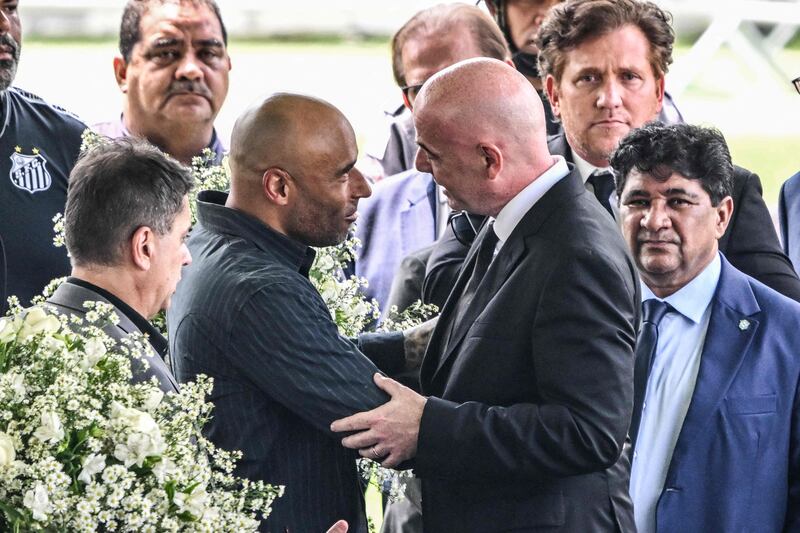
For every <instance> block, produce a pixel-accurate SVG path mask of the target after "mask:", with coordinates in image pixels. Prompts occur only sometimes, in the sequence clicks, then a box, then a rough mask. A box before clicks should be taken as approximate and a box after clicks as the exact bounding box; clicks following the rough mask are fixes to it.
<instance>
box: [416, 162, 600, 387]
mask: <svg viewBox="0 0 800 533" xmlns="http://www.w3.org/2000/svg"><path fill="white" fill-rule="evenodd" d="M585 192H586V191H585V189H584V188H583V185H582V183H581V179H580V175H579V174H578V171H577V170H575V169H572V171H571V172H570V174H569V175H567V176H565V177H564V178H563V179H561V180H560V181H559V182H558V183H556V184H555V185H553V187H552V188H551V189H550V190H549V191H547V193H545V195H544V196H543V197H542V198H541V199H540V200H539V201H538V202H536V204H534V206H533V207H532V208H531V209H530V210H529V211H528V212H527V213H526V214H525V216H524V217H522V220H520V222H519V224H517V226H516V227H515V228H514V231H512V233H511V235H510V236H509V238H508V240H507V241H506V242H505V243H504V244H503V247H502V248H501V249H500V252H499V253H498V254H497V256H496V257H495V258H494V260H493V261H492V264H491V266H490V267H489V270H488V271H487V272H486V275H485V276H484V278H483V280H482V281H481V283H480V285H479V286H478V290H477V291H476V293H475V297H474V299H473V300H472V302H470V304H469V306H468V307H467V308H466V310H465V311H464V315H463V317H462V318H461V320H460V321H459V323H458V324H454V325H453V328H454V330H453V334H452V335H451V336H450V341H449V342H448V341H447V331H448V329H447V327H446V325H447V324H448V323H449V322H450V321H451V320H452V319H453V316H452V313H453V311H454V310H455V309H456V305H455V304H456V303H457V300H458V299H457V298H454V297H453V295H455V294H458V295H459V296H460V295H461V294H462V293H463V291H464V287H465V286H466V284H467V282H468V281H469V278H470V275H471V273H472V271H473V269H474V267H475V261H476V259H477V258H476V251H477V249H478V248H479V239H480V240H482V239H483V238H484V237H485V234H486V228H485V227H484V228H483V230H482V231H481V233H480V235H479V239H478V238H476V239H475V243H473V245H472V247H471V248H470V251H469V254H468V256H467V259H466V261H465V263H464V265H465V266H464V268H463V269H462V271H461V274H460V275H459V278H458V282H457V283H456V287H454V289H453V292H452V293H451V295H450V298H448V300H447V304H446V305H445V309H444V310H443V311H442V316H441V317H440V319H439V324H438V325H437V331H435V332H434V335H436V340H437V341H438V342H437V344H436V345H432V346H429V347H428V352H427V353H437V354H442V355H441V356H440V357H439V358H438V359H437V361H436V367H435V368H436V370H435V371H434V372H433V376H432V377H431V381H434V380H435V379H436V378H437V377H438V376H439V374H440V373H442V371H443V370H444V369H445V368H446V367H447V366H448V365H447V363H448V361H449V360H450V359H451V358H452V357H454V355H455V354H456V353H457V352H458V348H459V347H460V345H461V342H462V341H463V339H464V337H465V336H466V335H467V333H468V332H469V330H470V328H471V327H472V325H473V324H474V322H475V320H476V319H477V318H478V317H479V316H480V314H481V312H482V311H483V310H484V309H486V307H487V305H488V304H489V303H490V302H491V300H492V299H493V298H494V296H495V294H497V292H498V291H499V290H500V289H501V288H502V286H503V284H505V283H506V282H507V281H508V279H509V278H510V277H511V275H512V274H513V272H514V269H516V268H517V267H518V266H519V263H520V261H521V259H522V258H523V256H524V255H525V251H526V250H527V246H526V244H525V241H526V239H528V238H529V237H530V236H532V235H535V234H536V233H537V232H538V231H539V230H540V229H541V227H542V225H543V224H544V222H545V221H546V220H547V219H548V218H549V217H550V215H551V214H552V213H553V212H554V211H555V210H556V209H558V208H560V207H562V204H563V203H564V202H567V201H569V200H570V199H571V198H573V197H574V196H575V195H577V194H583V193H585ZM466 273H469V274H466ZM443 323H444V324H443ZM439 326H442V327H441V328H440V327H439ZM432 344H433V343H432ZM432 350H433V351H432ZM427 353H426V360H427V358H428V357H427Z"/></svg>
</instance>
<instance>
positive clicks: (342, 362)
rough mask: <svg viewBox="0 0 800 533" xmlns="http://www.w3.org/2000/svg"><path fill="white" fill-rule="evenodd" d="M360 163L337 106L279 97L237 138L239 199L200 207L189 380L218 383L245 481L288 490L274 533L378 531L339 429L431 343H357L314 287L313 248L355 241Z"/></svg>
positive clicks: (183, 356)
mask: <svg viewBox="0 0 800 533" xmlns="http://www.w3.org/2000/svg"><path fill="white" fill-rule="evenodd" d="M356 155H357V149H356V139H355V134H354V133H353V129H352V127H351V126H350V123H349V122H348V121H347V119H346V118H345V117H344V115H342V113H341V112H340V111H339V110H338V109H336V108H335V107H333V106H332V105H330V104H328V103H327V102H323V101H321V100H318V99H315V98H310V97H306V96H299V95H292V94H277V95H274V96H272V97H270V98H267V99H266V100H264V101H262V102H259V103H258V104H257V105H255V106H254V107H252V108H250V109H248V110H247V111H246V112H245V113H244V114H243V115H242V116H241V117H239V119H238V120H237V121H236V124H235V126H234V128H233V133H232V135H231V155H230V168H231V190H230V193H229V194H228V193H223V192H219V191H202V192H201V193H200V194H199V195H198V198H197V218H198V224H197V226H196V228H195V230H194V231H193V233H192V237H191V238H190V239H189V250H190V251H191V253H192V255H193V257H194V262H193V263H192V265H191V266H190V267H187V268H186V269H185V271H184V276H183V281H182V282H181V287H180V290H179V291H177V292H176V293H175V297H174V298H173V305H172V307H171V308H170V310H169V313H168V316H167V318H168V325H169V339H170V348H171V350H170V351H171V353H172V356H173V360H174V361H175V372H176V374H177V376H178V379H179V381H187V380H192V379H194V377H195V376H196V375H197V374H201V373H202V374H206V375H209V376H211V377H213V378H214V392H213V393H212V395H211V401H212V402H213V403H214V418H213V419H212V420H211V422H210V424H209V426H208V437H209V438H210V439H211V440H212V441H214V442H215V443H216V444H217V445H218V446H220V447H221V448H224V449H228V450H241V451H242V452H243V454H244V460H243V461H242V462H241V463H240V466H239V470H238V473H239V474H240V475H242V476H244V477H247V478H250V479H261V480H265V481H268V482H270V483H276V484H281V485H285V486H286V492H285V494H284V496H283V497H282V498H280V499H279V500H278V501H277V502H276V503H275V505H274V506H273V509H272V514H271V515H270V517H269V519H268V520H267V521H266V522H265V523H264V525H263V526H262V531H273V532H280V533H283V532H284V531H309V532H312V531H325V530H326V529H327V528H328V526H330V524H331V523H333V522H334V521H336V520H338V519H345V520H346V521H347V522H348V523H349V524H350V526H351V530H350V531H351V532H356V533H362V532H363V533H366V531H367V523H366V515H365V507H364V497H363V493H362V488H361V485H360V482H359V476H358V472H357V469H356V463H355V459H356V454H355V453H353V452H351V451H349V450H346V449H344V448H343V447H341V445H340V444H339V439H338V438H337V437H336V436H335V435H334V434H333V433H332V432H331V430H330V424H331V422H333V420H335V419H336V418H340V417H341V416H342V415H343V414H345V413H347V414H352V413H354V412H356V411H359V410H363V409H364V408H366V407H369V408H371V407H375V406H377V405H380V404H382V403H383V402H384V401H386V399H387V396H386V395H385V394H384V393H383V392H382V391H380V390H379V389H378V388H377V387H376V386H375V385H374V384H373V382H372V375H373V373H374V372H376V371H377V368H376V364H378V366H379V367H381V369H382V370H384V371H386V372H394V371H398V370H401V369H403V368H404V366H405V365H407V364H408V363H407V362H406V360H405V359H406V357H408V354H412V353H414V354H416V355H417V362H419V361H420V360H421V356H422V353H421V352H422V351H423V350H424V346H425V344H426V343H427V337H426V336H425V337H424V338H420V339H419V342H415V341H414V340H413V339H414V338H415V335H414V334H413V333H412V332H407V334H403V333H392V334H373V335H364V336H361V337H360V338H359V339H358V340H357V342H356V343H354V342H351V341H350V340H349V339H347V338H344V337H342V336H341V335H340V334H339V332H338V330H337V327H336V324H335V323H334V322H333V320H331V313H330V311H329V310H328V309H327V308H326V307H325V303H324V301H323V300H322V298H321V297H320V295H319V293H318V292H317V290H316V289H315V288H314V286H313V285H312V283H311V281H310V280H309V279H308V274H309V269H310V267H311V264H312V262H313V260H314V255H315V253H314V250H313V249H312V248H311V246H331V245H334V244H337V243H340V242H341V241H342V240H344V238H345V237H346V236H347V234H348V231H349V228H350V226H351V224H352V223H353V222H354V221H355V220H356V218H357V212H356V210H357V207H358V202H359V200H360V199H361V198H364V197H366V196H369V194H370V189H369V185H368V184H367V182H366V180H365V179H364V177H363V176H362V175H361V174H360V173H359V172H358V171H357V170H356V169H355V168H354V165H355V162H356ZM422 330H423V331H424V327H423V328H422ZM416 331H417V332H419V331H420V330H419V329H417V330H416ZM412 348H413V349H412ZM364 354H371V356H372V358H373V360H374V361H375V364H373V362H371V361H370V360H369V359H367V358H366V357H365V356H364ZM379 355H382V356H383V357H381V358H380V359H379V358H378V356H379ZM412 359H413V358H412Z"/></svg>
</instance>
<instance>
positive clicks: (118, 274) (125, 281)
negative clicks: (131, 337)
mask: <svg viewBox="0 0 800 533" xmlns="http://www.w3.org/2000/svg"><path fill="white" fill-rule="evenodd" d="M71 275H72V276H73V277H76V278H78V279H82V280H83V281H88V282H89V283H91V284H92V285H96V286H98V287H100V288H101V289H104V290H106V291H108V292H110V293H111V294H113V295H114V296H116V297H117V298H119V299H120V300H122V301H123V302H125V303H126V304H128V305H129V306H131V308H132V309H133V310H134V311H136V312H137V313H139V314H140V315H142V316H143V317H145V318H148V319H149V318H151V316H152V315H154V314H155V313H152V312H150V309H149V307H148V305H147V303H146V301H145V299H144V298H143V297H142V295H143V294H144V293H143V291H141V290H140V286H139V283H138V281H137V280H136V279H134V276H131V275H130V274H129V273H128V272H127V271H126V270H125V269H122V268H112V267H106V266H96V265H91V266H75V267H73V268H72V274H71Z"/></svg>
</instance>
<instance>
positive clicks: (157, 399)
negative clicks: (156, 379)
mask: <svg viewBox="0 0 800 533" xmlns="http://www.w3.org/2000/svg"><path fill="white" fill-rule="evenodd" d="M163 399H164V393H163V392H162V391H161V390H160V389H153V390H151V391H150V392H148V393H147V396H146V397H145V399H144V402H142V407H144V409H145V410H146V411H152V410H153V409H155V408H156V407H158V404H160V403H161V400H163Z"/></svg>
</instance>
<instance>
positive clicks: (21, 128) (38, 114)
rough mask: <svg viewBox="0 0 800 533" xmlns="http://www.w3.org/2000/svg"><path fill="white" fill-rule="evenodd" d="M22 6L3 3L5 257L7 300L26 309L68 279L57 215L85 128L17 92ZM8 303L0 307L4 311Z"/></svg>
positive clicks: (1, 223) (0, 77)
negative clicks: (56, 241) (56, 281)
mask: <svg viewBox="0 0 800 533" xmlns="http://www.w3.org/2000/svg"><path fill="white" fill-rule="evenodd" d="M17 5H18V2H17V1H16V0H14V1H9V0H3V1H0V115H1V117H0V124H2V126H0V212H2V213H3V214H2V216H0V240H2V243H3V245H2V246H0V252H3V248H4V249H5V250H4V256H5V261H3V260H0V268H2V266H3V263H4V262H5V270H4V272H0V281H2V280H3V279H4V278H5V291H3V289H2V288H0V293H2V294H4V295H9V296H10V295H16V296H17V297H19V300H20V303H21V304H22V305H28V303H29V302H30V299H31V298H32V297H33V296H34V295H36V294H39V293H40V292H41V291H42V289H43V288H44V286H45V285H46V284H47V283H48V282H49V281H50V280H51V279H53V278H57V277H60V276H65V275H67V274H68V273H69V270H70V265H69V260H68V258H67V253H66V250H65V249H64V248H56V247H55V246H53V235H54V233H53V216H55V215H56V213H61V212H63V211H64V204H65V202H66V199H67V182H68V177H69V173H70V170H72V167H73V166H74V164H75V160H76V159H77V157H78V153H79V151H80V145H81V133H83V131H84V130H85V129H86V126H85V125H84V124H83V123H82V122H81V121H80V120H78V119H77V118H76V117H75V116H73V115H72V114H70V113H68V112H66V111H64V110H63V109H61V108H58V107H55V106H53V105H50V104H48V103H47V102H44V101H43V100H42V99H41V98H39V97H38V96H35V95H33V94H31V93H28V92H26V91H23V90H21V89H19V88H16V87H12V86H11V84H12V83H13V81H14V76H15V75H16V72H17V65H18V63H19V58H20V42H21V38H22V28H21V25H20V19H19V13H18V12H17ZM5 306H6V302H5V297H4V298H3V301H2V302H0V309H2V310H5Z"/></svg>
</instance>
